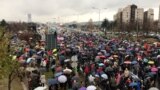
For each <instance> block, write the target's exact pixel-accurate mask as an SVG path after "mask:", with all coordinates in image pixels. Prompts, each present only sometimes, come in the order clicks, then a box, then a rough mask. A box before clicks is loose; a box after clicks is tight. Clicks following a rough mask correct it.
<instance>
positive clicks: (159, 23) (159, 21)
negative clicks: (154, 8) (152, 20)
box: [158, 5, 160, 30]
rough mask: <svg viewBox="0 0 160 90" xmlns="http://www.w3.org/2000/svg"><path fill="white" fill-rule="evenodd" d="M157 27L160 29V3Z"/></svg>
mask: <svg viewBox="0 0 160 90" xmlns="http://www.w3.org/2000/svg"><path fill="white" fill-rule="evenodd" d="M158 29H159V30H160V5H159V18H158Z"/></svg>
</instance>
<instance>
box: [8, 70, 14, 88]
mask: <svg viewBox="0 0 160 90" xmlns="http://www.w3.org/2000/svg"><path fill="white" fill-rule="evenodd" d="M12 74H13V73H12V72H11V73H10V74H9V76H8V90H11V83H12Z"/></svg>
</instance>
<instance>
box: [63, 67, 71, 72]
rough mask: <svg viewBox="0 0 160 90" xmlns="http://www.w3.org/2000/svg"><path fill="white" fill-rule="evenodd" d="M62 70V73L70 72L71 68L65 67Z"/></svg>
mask: <svg viewBox="0 0 160 90" xmlns="http://www.w3.org/2000/svg"><path fill="white" fill-rule="evenodd" d="M63 72H64V73H71V72H72V70H71V69H68V68H66V69H64V70H63Z"/></svg>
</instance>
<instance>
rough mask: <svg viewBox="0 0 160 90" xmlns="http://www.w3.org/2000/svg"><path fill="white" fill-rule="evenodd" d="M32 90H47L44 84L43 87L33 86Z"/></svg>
mask: <svg viewBox="0 0 160 90" xmlns="http://www.w3.org/2000/svg"><path fill="white" fill-rule="evenodd" d="M34 90H47V86H44V87H42V86H40V87H37V88H35V89H34Z"/></svg>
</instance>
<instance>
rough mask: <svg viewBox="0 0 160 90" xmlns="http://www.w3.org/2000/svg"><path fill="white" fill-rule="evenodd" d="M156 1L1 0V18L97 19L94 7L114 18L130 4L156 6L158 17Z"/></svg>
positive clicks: (146, 6)
mask: <svg viewBox="0 0 160 90" xmlns="http://www.w3.org/2000/svg"><path fill="white" fill-rule="evenodd" d="M155 2H159V0H154V1H153V0H0V19H3V18H4V19H6V20H9V21H10V20H14V21H18V20H22V21H27V14H28V13H31V14H32V16H33V17H32V18H33V21H38V22H44V21H45V22H46V21H53V18H57V17H62V18H63V19H64V18H65V17H70V18H69V19H73V18H74V17H75V15H77V16H79V17H81V18H83V17H84V18H83V19H81V20H83V21H88V20H89V19H90V18H93V20H95V21H96V20H98V18H97V17H98V16H97V15H98V10H93V9H92V7H96V8H99V9H101V18H105V17H107V18H109V19H110V20H112V19H113V18H112V17H113V14H115V13H116V12H117V11H118V8H124V7H126V6H127V5H130V4H136V5H138V7H141V8H144V9H145V10H146V9H148V8H155V18H156V19H157V18H158V6H159V3H155ZM103 8H107V10H104V9H103ZM77 16H76V17H77ZM82 16H83V17H82ZM70 21H71V20H70Z"/></svg>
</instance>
